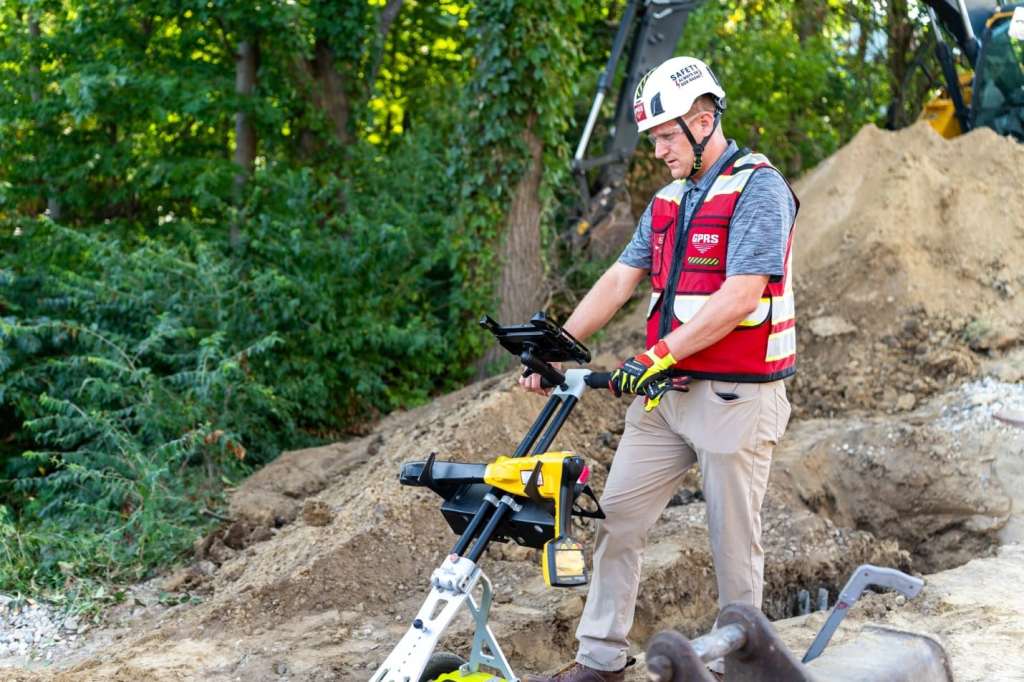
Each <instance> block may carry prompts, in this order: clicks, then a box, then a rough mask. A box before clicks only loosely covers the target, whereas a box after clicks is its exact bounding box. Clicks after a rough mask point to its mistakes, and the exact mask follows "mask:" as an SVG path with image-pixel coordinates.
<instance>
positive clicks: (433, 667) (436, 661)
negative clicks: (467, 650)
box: [420, 651, 466, 682]
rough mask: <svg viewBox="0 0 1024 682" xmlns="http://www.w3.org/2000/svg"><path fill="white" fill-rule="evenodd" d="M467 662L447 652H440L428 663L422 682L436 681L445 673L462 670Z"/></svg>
mask: <svg viewBox="0 0 1024 682" xmlns="http://www.w3.org/2000/svg"><path fill="white" fill-rule="evenodd" d="M465 662H466V659H464V658H462V657H461V656H457V655H455V654H452V653H448V652H447V651H438V652H437V653H436V654H431V656H430V660H428V661H427V667H426V668H424V669H423V674H422V675H420V682H430V680H433V679H436V678H438V677H440V676H441V675H444V674H445V673H453V672H455V671H456V670H458V669H459V668H461V667H462V665H463V664H464V663H465Z"/></svg>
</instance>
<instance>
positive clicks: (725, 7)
mask: <svg viewBox="0 0 1024 682" xmlns="http://www.w3.org/2000/svg"><path fill="white" fill-rule="evenodd" d="M808 6H809V5H808V3H797V2H794V0H786V1H784V2H759V1H748V2H726V1H725V0H713V1H711V2H708V3H706V4H705V5H704V6H703V7H702V8H701V9H700V10H698V11H697V12H695V13H694V15H693V16H692V17H691V20H690V22H689V24H688V27H687V30H686V32H685V33H684V37H683V40H682V42H681V44H680V49H679V53H685V54H694V55H697V56H700V57H702V58H704V59H705V60H706V61H708V63H709V64H710V65H711V67H712V68H713V69H714V70H715V74H716V75H717V76H718V78H719V80H720V81H721V82H722V86H723V87H724V88H725V91H726V93H727V95H728V104H729V108H728V111H727V112H726V116H725V118H724V119H723V125H724V127H725V131H726V134H727V135H729V136H730V137H734V138H736V139H737V141H738V142H739V143H740V144H743V145H747V146H750V147H752V148H755V149H758V150H759V151H763V152H765V153H766V154H768V155H769V156H770V157H771V158H772V160H773V161H774V162H775V163H776V164H777V165H778V166H779V167H780V168H781V169H783V170H784V171H786V172H788V173H789V174H791V175H796V174H798V173H800V172H801V171H802V170H804V169H807V168H810V167H811V166H813V165H814V164H816V163H818V162H819V161H821V160H822V159H824V158H825V157H826V156H828V155H830V154H831V153H833V152H834V151H835V150H836V149H838V147H839V146H840V145H842V144H845V143H846V142H847V141H848V140H849V139H850V138H851V137H852V136H853V135H854V134H855V133H856V132H857V131H858V130H859V129H860V128H861V126H863V125H864V124H865V123H866V122H869V121H879V120H880V119H881V118H882V116H883V115H884V107H885V104H886V102H887V99H888V91H887V90H886V87H887V84H886V81H885V77H884V76H885V71H884V64H883V63H881V62H880V61H879V60H878V59H872V58H871V56H870V55H868V54H866V53H864V51H863V50H858V38H859V36H860V35H861V31H862V30H865V29H864V27H863V26H861V25H859V24H855V23H853V22H852V18H851V15H852V14H854V13H855V12H856V7H855V5H854V4H852V3H828V4H824V3H810V7H811V8H813V9H814V10H815V11H816V12H819V13H820V16H815V17H813V18H814V22H813V26H814V29H815V30H814V31H813V32H809V33H807V34H806V35H801V34H800V32H799V30H798V27H799V25H800V22H801V19H802V17H801V16H800V12H801V11H808ZM867 30H871V29H870V27H869V28H868V29H867ZM879 56H884V53H883V54H882V55H879Z"/></svg>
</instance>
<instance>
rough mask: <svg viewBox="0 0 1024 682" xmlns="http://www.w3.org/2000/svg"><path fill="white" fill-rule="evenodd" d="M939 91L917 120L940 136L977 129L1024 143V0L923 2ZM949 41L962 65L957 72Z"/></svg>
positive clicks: (925, 0) (940, 0) (928, 0)
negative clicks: (940, 83) (1004, 0)
mask: <svg viewBox="0 0 1024 682" xmlns="http://www.w3.org/2000/svg"><path fill="white" fill-rule="evenodd" d="M924 4H925V5H926V6H927V10H928V16H929V19H930V21H931V27H932V33H933V35H934V36H935V39H936V45H935V54H936V57H937V58H938V61H939V64H940V66H941V67H942V81H943V89H942V92H941V94H940V95H939V96H937V97H935V98H934V99H932V100H931V101H930V102H928V103H927V104H926V105H925V107H924V109H923V111H922V112H921V118H922V119H924V120H926V121H928V123H929V124H930V125H931V126H932V127H933V128H934V129H935V130H936V131H938V132H939V134H941V135H942V136H943V137H946V138H950V137H956V136H957V135H960V134H962V133H965V132H967V131H969V130H972V129H974V128H978V127H988V128H992V129H993V130H995V131H996V132H997V133H999V134H1000V135H1007V136H1011V137H1014V138H1015V139H1017V140H1018V141H1020V142H1024V3H997V2H993V1H992V0H924ZM947 36H949V37H950V38H951V39H952V42H953V43H955V45H956V47H957V48H959V53H960V55H961V56H962V57H963V61H965V62H966V63H965V64H964V65H963V67H962V68H960V69H959V70H958V68H957V59H956V56H957V55H956V53H955V52H954V50H953V48H952V46H951V45H950V43H949V42H948V41H947Z"/></svg>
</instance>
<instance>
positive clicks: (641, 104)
mask: <svg viewBox="0 0 1024 682" xmlns="http://www.w3.org/2000/svg"><path fill="white" fill-rule="evenodd" d="M701 95H711V96H712V97H714V98H715V103H716V105H717V106H718V109H719V110H723V109H725V90H722V86H721V85H719V84H718V79H717V78H715V74H714V73H712V72H711V68H710V67H708V65H707V64H705V63H704V62H702V61H701V60H699V59H695V58H693V57H673V58H672V59H669V60H668V61H665V62H662V63H661V65H660V66H656V67H654V68H653V69H651V70H650V71H648V72H647V75H645V76H644V77H643V78H641V79H640V83H639V84H638V85H637V86H636V95H635V96H634V98H633V118H634V119H635V120H636V127H637V128H638V129H639V131H640V132H641V133H642V132H644V131H645V130H650V129H651V128H653V127H655V126H659V125H661V124H662V123H664V122H665V121H672V120H675V119H677V118H680V117H681V116H685V115H686V113H687V112H689V111H690V107H692V106H693V103H694V102H695V101H696V100H697V98H698V97H700V96H701Z"/></svg>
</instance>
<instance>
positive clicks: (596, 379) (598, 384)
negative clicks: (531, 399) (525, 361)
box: [540, 372, 612, 388]
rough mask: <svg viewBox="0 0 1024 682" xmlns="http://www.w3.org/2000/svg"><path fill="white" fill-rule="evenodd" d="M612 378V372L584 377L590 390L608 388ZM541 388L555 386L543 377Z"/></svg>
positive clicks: (594, 373)
mask: <svg viewBox="0 0 1024 682" xmlns="http://www.w3.org/2000/svg"><path fill="white" fill-rule="evenodd" d="M611 378H612V373H611V372H591V373H590V374H588V375H587V376H585V377H583V383H585V384H586V385H587V386H589V387H590V388H608V382H609V381H610V380H611ZM540 387H541V388H554V387H555V386H554V384H552V383H551V382H550V381H548V380H547V379H545V378H544V377H541V378H540Z"/></svg>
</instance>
